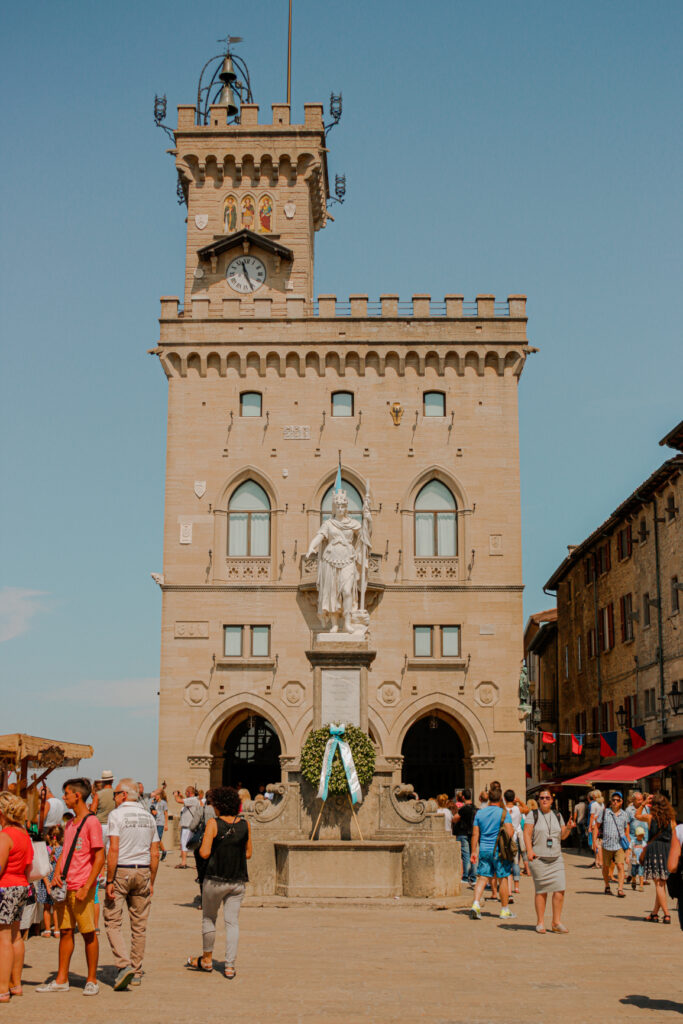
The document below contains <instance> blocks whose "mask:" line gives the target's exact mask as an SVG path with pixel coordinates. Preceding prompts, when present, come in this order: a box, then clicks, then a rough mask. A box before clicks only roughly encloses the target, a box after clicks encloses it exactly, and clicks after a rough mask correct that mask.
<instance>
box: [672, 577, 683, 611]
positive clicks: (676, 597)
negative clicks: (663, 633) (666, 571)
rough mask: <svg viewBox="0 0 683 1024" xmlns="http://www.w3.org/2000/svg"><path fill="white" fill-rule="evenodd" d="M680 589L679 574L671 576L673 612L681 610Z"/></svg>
mask: <svg viewBox="0 0 683 1024" xmlns="http://www.w3.org/2000/svg"><path fill="white" fill-rule="evenodd" d="M680 593H681V592H680V590H679V589H678V576H672V577H671V614H672V615H674V614H675V613H676V612H677V611H680V608H681V604H680Z"/></svg>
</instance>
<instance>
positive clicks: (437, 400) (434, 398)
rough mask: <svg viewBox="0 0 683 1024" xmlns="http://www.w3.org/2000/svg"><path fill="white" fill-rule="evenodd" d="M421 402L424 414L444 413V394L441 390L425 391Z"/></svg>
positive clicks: (437, 414)
mask: <svg viewBox="0 0 683 1024" xmlns="http://www.w3.org/2000/svg"><path fill="white" fill-rule="evenodd" d="M423 402H424V414H425V416H445V415H446V396H445V394H444V393H443V391H425V393H424V395H423Z"/></svg>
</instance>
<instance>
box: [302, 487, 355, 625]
mask: <svg viewBox="0 0 683 1024" xmlns="http://www.w3.org/2000/svg"><path fill="white" fill-rule="evenodd" d="M348 508H349V503H348V499H347V496H346V492H345V491H343V490H337V491H335V493H334V499H333V502H332V518H331V519H326V520H325V522H324V523H323V524H322V526H321V527H320V529H319V530H318V532H317V533H316V535H315V537H314V538H313V540H312V541H311V543H310V545H309V548H308V551H307V552H306V558H311V556H312V555H313V554H314V553H315V552H316V551H319V554H318V581H317V582H318V615H319V616H320V619H321V621H322V623H323V625H324V626H326V627H329V629H330V633H352V634H355V635H362V636H365V633H366V631H367V623H368V613H367V612H366V611H365V588H366V584H367V573H368V558H369V554H370V525H371V516H370V490H369V485H368V488H367V492H366V497H365V501H364V503H363V523H362V524H361V523H359V522H357V520H355V519H351V517H350V516H349V514H348ZM319 549H320V550H319Z"/></svg>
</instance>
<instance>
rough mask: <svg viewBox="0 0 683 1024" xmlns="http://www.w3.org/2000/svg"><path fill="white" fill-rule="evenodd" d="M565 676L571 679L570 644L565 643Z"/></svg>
mask: <svg viewBox="0 0 683 1024" xmlns="http://www.w3.org/2000/svg"><path fill="white" fill-rule="evenodd" d="M564 678H565V679H569V644H565V645H564Z"/></svg>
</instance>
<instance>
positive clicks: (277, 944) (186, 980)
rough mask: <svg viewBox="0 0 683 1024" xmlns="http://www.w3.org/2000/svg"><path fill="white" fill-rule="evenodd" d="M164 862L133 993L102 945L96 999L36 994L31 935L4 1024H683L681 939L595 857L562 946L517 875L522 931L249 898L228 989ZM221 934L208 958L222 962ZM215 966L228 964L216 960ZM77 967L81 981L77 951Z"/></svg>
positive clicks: (409, 909)
mask: <svg viewBox="0 0 683 1024" xmlns="http://www.w3.org/2000/svg"><path fill="white" fill-rule="evenodd" d="M176 859H177V855H175V854H171V855H169V857H168V859H167V861H166V862H165V864H164V865H162V867H161V869H160V873H159V877H158V879H157V883H158V884H157V893H156V896H155V902H154V905H153V910H152V915H151V920H150V928H149V932H148V956H147V959H146V961H145V968H146V974H145V978H144V982H143V985H142V987H141V988H139V989H130V990H129V991H127V992H120V993H117V992H114V991H113V990H112V989H111V988H110V987H109V985H108V983H110V981H111V978H112V975H113V966H112V959H111V953H110V950H109V945H108V943H107V940H106V937H105V936H104V934H102V935H101V938H102V950H101V958H100V960H101V969H100V978H101V981H102V982H104V983H105V984H103V985H102V987H101V990H100V995H99V996H98V997H96V998H93V999H84V998H83V996H82V995H81V987H82V985H83V983H84V977H83V975H79V976H77V975H73V974H72V989H71V991H70V992H68V993H65V994H56V995H51V996H48V995H43V996H40V995H37V994H36V993H35V992H34V991H33V988H34V986H35V985H37V984H38V983H39V982H40V981H42V980H43V979H44V978H45V977H47V976H48V975H49V974H50V970H51V969H53V968H54V966H55V960H56V952H57V949H56V947H57V943H56V941H55V940H52V939H50V940H48V939H40V938H37V939H31V941H30V942H29V944H28V947H27V949H28V952H27V958H26V961H27V967H26V970H25V972H24V985H25V995H24V997H23V998H22V999H14V1000H12V1003H11V1004H10V1005H9V1006H3V1007H2V1008H1V1010H2V1019H3V1020H8V1021H14V1020H16V1021H19V1020H21V1021H62V1022H64V1024H72V1022H78V1021H88V1022H91V1024H100V1022H105V1021H106V1022H107V1024H131V1022H132V1024H135V1022H138V1021H140V1022H145V1024H157V1022H159V1024H162V1022H163V1024H200V1022H204V1021H206V1020H209V1019H211V1020H222V1019H227V1020H230V1021H234V1022H235V1024H247V1022H249V1024H272V1022H277V1024H309V1022H310V1024H312V1022H323V1021H324V1022H326V1024H353V1022H355V1021H377V1022H387V1024H389V1022H393V1021H405V1022H412V1021H432V1022H434V1024H437V1022H438V1024H456V1022H457V1024H461V1022H463V1024H464V1022H467V1024H484V1022H489V1021H491V1022H495V1024H501V1022H505V1024H517V1022H519V1024H533V1022H543V1024H545V1022H548V1021H567V1022H569V1021H571V1022H573V1024H583V1022H590V1024H594V1022H596V1021H605V1020H618V1021H619V1022H620V1024H621V1022H623V1021H640V1022H641V1024H652V1022H655V1021H668V1022H670V1024H673V1022H674V1021H675V1020H676V1019H678V1017H680V1016H681V1015H683V972H682V971H681V963H683V934H682V933H681V932H680V930H679V928H678V925H677V923H676V919H675V917H674V919H673V921H672V924H671V926H670V927H665V926H663V925H661V924H658V925H656V926H655V925H649V924H646V923H644V921H643V918H644V916H645V912H646V910H648V909H650V906H651V902H650V901H651V892H652V888H651V887H647V888H646V890H645V893H643V894H640V893H632V892H631V890H630V889H629V890H628V897H627V899H626V900H623V901H622V900H617V899H616V897H615V898H612V899H610V898H608V897H607V896H604V895H602V884H601V881H600V879H599V877H598V872H597V871H595V870H593V869H591V868H590V867H589V866H588V865H589V861H588V858H587V857H586V858H582V859H579V858H578V857H577V856H576V855H574V854H569V855H568V857H567V867H568V880H569V885H570V888H571V890H572V894H571V896H570V898H569V901H568V907H567V913H566V917H565V920H566V923H567V925H568V926H569V928H570V929H571V933H570V934H569V935H567V936H562V935H552V934H550V933H548V934H546V935H545V936H541V935H537V934H536V933H535V931H534V915H533V888H532V884H531V881H530V880H525V879H523V880H522V893H521V895H520V897H518V898H517V903H516V905H515V907H514V909H515V911H516V912H517V914H518V917H517V919H516V920H515V921H511V922H510V923H508V924H502V923H501V922H499V921H498V919H497V916H492V915H497V912H498V909H497V908H498V904H497V903H494V902H492V901H489V902H487V903H486V908H485V911H484V914H485V916H484V918H483V919H482V920H481V921H480V922H476V921H470V920H469V918H468V916H467V911H466V910H465V909H462V908H455V909H454V908H453V906H452V902H451V905H450V906H448V907H447V909H442V910H439V909H436V908H439V907H443V906H444V903H439V902H437V901H435V902H434V903H433V904H432V903H429V902H427V901H424V902H423V903H422V904H418V903H417V902H416V901H405V900H395V901H393V902H392V903H390V904H389V905H387V904H386V903H384V904H382V905H381V906H373V905H369V904H368V903H365V904H359V903H358V902H357V903H355V904H354V905H353V906H336V905H335V906H330V905H329V904H321V905H320V906H311V905H303V906H292V905H290V906H287V907H285V906H284V905H283V901H277V900H274V899H270V900H268V901H266V900H252V901H251V904H249V903H247V904H245V906H244V908H243V910H242V914H241V920H240V924H241V937H240V953H239V957H238V975H237V978H236V979H235V981H232V982H229V981H226V979H225V978H224V977H223V976H222V974H221V973H219V971H218V970H216V971H214V973H213V974H212V975H211V976H208V975H204V974H196V973H193V972H189V971H185V970H184V969H183V967H182V964H183V961H184V959H185V957H186V956H187V955H188V954H194V953H198V952H200V951H201V942H200V926H201V921H200V912H199V910H197V909H195V908H193V907H192V898H193V897H194V895H195V893H196V891H197V889H196V886H195V885H194V884H193V881H192V880H193V877H194V873H193V872H191V871H189V870H188V871H186V872H183V873H182V874H181V873H180V872H179V871H173V870H172V869H170V868H171V865H172V864H174V863H175V862H176ZM223 934H224V933H223V926H222V923H221V925H220V927H219V930H218V938H217V943H216V951H215V952H216V954H217V956H221V957H222V950H223ZM215 963H216V966H217V967H218V966H220V967H222V959H221V961H219V960H218V959H216V960H215ZM73 965H74V967H75V969H76V970H77V971H83V968H84V958H83V946H82V943H81V944H80V945H79V946H78V948H77V953H76V954H75V955H74V961H73Z"/></svg>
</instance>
